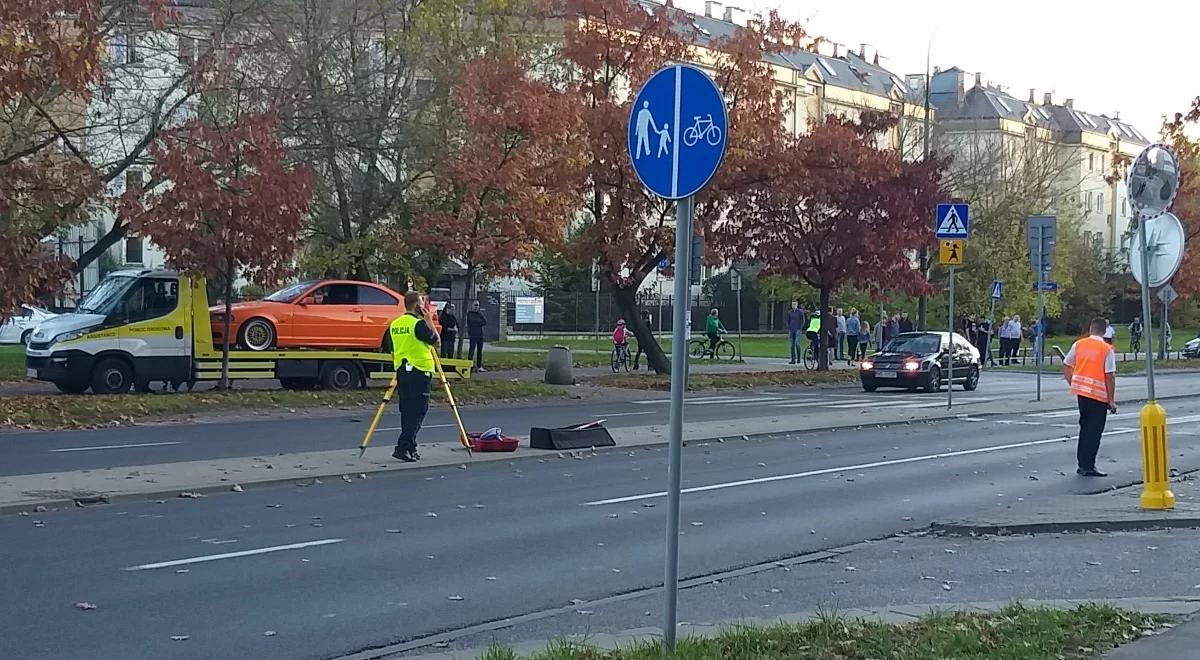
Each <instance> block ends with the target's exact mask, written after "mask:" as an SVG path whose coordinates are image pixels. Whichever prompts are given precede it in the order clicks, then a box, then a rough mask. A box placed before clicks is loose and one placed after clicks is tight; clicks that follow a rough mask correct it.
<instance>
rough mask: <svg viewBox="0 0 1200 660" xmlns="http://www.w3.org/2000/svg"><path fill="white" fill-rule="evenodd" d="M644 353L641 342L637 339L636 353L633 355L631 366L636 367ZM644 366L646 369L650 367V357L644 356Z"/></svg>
mask: <svg viewBox="0 0 1200 660" xmlns="http://www.w3.org/2000/svg"><path fill="white" fill-rule="evenodd" d="M644 353H645V351H643V350H642V342H640V341H639V342H638V347H637V353H636V354H635V355H634V356H633V368H634V369H637V368H638V363H639V362H640V361H641V359H642V355H643V354H644ZM646 368H647V369H649V368H650V358H649V357H647V358H646Z"/></svg>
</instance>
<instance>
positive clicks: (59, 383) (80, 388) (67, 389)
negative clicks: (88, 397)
mask: <svg viewBox="0 0 1200 660" xmlns="http://www.w3.org/2000/svg"><path fill="white" fill-rule="evenodd" d="M54 387H56V388H58V391H59V392H62V393H63V394H83V393H84V392H86V391H87V388H88V384H87V383H77V382H75V381H73V380H56V381H54Z"/></svg>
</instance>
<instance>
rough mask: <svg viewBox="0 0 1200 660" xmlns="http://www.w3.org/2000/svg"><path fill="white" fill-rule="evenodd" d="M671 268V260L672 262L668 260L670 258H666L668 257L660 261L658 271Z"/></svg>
mask: <svg viewBox="0 0 1200 660" xmlns="http://www.w3.org/2000/svg"><path fill="white" fill-rule="evenodd" d="M670 267H671V260H670V259H668V258H666V257H663V258H662V259H659V260H658V269H659V270H666V269H668V268H670Z"/></svg>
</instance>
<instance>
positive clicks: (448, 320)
mask: <svg viewBox="0 0 1200 660" xmlns="http://www.w3.org/2000/svg"><path fill="white" fill-rule="evenodd" d="M438 323H440V324H441V326H442V333H441V335H442V358H443V359H446V360H450V359H453V358H454V346H455V342H456V341H457V340H458V317H457V316H455V315H454V303H449V302H448V303H446V306H445V307H443V308H442V311H440V312H438Z"/></svg>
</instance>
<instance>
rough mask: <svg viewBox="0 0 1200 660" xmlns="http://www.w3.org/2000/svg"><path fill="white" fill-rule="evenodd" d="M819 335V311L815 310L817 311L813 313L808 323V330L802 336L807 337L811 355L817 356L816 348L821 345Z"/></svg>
mask: <svg viewBox="0 0 1200 660" xmlns="http://www.w3.org/2000/svg"><path fill="white" fill-rule="evenodd" d="M820 333H821V310H820V309H817V310H814V311H813V313H812V317H811V318H810V319H809V321H808V330H807V331H805V333H804V335H805V336H806V337H808V345H809V348H810V349H811V350H812V354H813V355H816V354H817V347H818V346H819V345H820V343H821V339H820V337H821V334H820Z"/></svg>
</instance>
